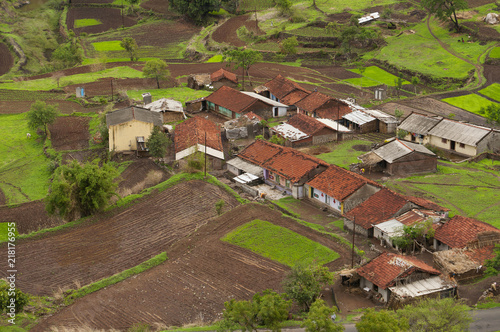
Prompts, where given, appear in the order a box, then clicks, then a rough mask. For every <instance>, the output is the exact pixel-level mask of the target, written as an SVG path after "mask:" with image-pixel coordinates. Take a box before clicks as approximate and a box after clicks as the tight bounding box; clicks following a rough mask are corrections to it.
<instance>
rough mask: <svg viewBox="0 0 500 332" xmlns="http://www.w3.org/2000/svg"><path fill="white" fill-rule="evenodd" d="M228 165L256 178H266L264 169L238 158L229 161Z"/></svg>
mask: <svg viewBox="0 0 500 332" xmlns="http://www.w3.org/2000/svg"><path fill="white" fill-rule="evenodd" d="M227 164H228V165H231V166H233V167H236V168H237V169H241V170H243V171H244V172H246V173H250V174H253V175H255V176H259V177H262V176H264V171H263V170H262V167H259V166H257V165H254V164H251V163H249V162H247V161H245V160H243V159H241V158H238V157H236V158H233V159H231V160H229V161H227Z"/></svg>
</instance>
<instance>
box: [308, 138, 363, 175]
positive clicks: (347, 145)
mask: <svg viewBox="0 0 500 332" xmlns="http://www.w3.org/2000/svg"><path fill="white" fill-rule="evenodd" d="M371 144H372V143H371V142H369V141H363V140H351V141H344V142H342V143H340V144H339V145H335V146H334V147H333V150H332V151H331V152H328V153H322V154H320V155H317V156H316V157H318V158H319V159H321V160H324V161H326V162H327V163H329V164H335V165H337V166H341V167H344V168H348V167H349V165H350V164H353V163H357V162H358V156H361V155H362V154H364V153H366V151H356V150H354V149H353V148H352V147H353V146H354V145H371Z"/></svg>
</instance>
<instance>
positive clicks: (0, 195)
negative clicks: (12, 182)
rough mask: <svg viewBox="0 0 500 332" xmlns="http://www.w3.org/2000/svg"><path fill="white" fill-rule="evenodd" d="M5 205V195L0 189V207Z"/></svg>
mask: <svg viewBox="0 0 500 332" xmlns="http://www.w3.org/2000/svg"><path fill="white" fill-rule="evenodd" d="M6 203H7V199H6V198H5V194H4V193H3V191H2V189H0V206H2V205H5V204H6Z"/></svg>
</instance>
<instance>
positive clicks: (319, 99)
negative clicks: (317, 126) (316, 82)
mask: <svg viewBox="0 0 500 332" xmlns="http://www.w3.org/2000/svg"><path fill="white" fill-rule="evenodd" d="M294 105H295V106H296V107H297V113H302V114H305V115H307V116H312V117H314V118H325V119H332V120H340V119H341V118H342V117H343V116H344V115H346V114H348V113H350V112H351V108H350V107H349V105H348V104H347V103H345V102H343V101H341V100H339V99H336V98H333V97H330V96H327V95H325V94H323V93H321V92H318V91H315V92H313V93H311V94H309V95H308V96H307V97H305V98H303V99H301V100H300V101H298V102H296V103H295V104H294Z"/></svg>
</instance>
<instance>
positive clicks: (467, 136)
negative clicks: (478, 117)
mask: <svg viewBox="0 0 500 332" xmlns="http://www.w3.org/2000/svg"><path fill="white" fill-rule="evenodd" d="M490 132H491V129H490V128H485V127H480V126H476V125H471V124H468V123H462V122H457V121H452V120H448V119H443V120H441V122H439V123H438V124H437V125H436V126H435V127H434V128H432V129H431V130H429V135H433V136H437V137H440V138H445V139H449V140H450V141H455V142H458V143H463V144H467V145H471V146H476V145H477V143H479V141H480V140H482V139H483V138H484V137H485V136H486V135H488V134H489V133H490Z"/></svg>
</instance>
